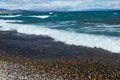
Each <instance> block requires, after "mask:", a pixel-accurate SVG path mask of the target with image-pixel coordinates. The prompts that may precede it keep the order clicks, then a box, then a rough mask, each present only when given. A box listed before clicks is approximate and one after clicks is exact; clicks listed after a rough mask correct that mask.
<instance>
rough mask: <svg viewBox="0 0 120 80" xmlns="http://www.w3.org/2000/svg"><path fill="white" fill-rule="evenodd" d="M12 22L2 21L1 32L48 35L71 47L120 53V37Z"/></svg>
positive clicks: (0, 21)
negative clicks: (95, 48) (96, 48)
mask: <svg viewBox="0 0 120 80" xmlns="http://www.w3.org/2000/svg"><path fill="white" fill-rule="evenodd" d="M7 22H11V21H10V20H0V23H1V24H0V26H3V27H1V28H0V30H17V31H18V32H19V33H25V34H35V35H47V36H50V37H52V38H54V40H55V41H61V42H64V43H66V44H70V45H77V46H79V45H82V46H87V47H98V48H103V49H105V50H108V51H111V52H116V53H119V52H120V37H110V36H104V35H92V34H82V33H77V32H73V31H65V30H57V29H49V28H45V27H44V26H37V25H28V24H26V25H23V24H12V23H7Z"/></svg>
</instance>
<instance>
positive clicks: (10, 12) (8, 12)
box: [0, 11, 21, 14]
mask: <svg viewBox="0 0 120 80" xmlns="http://www.w3.org/2000/svg"><path fill="white" fill-rule="evenodd" d="M14 13H21V12H18V11H16V12H15V11H13V12H12V11H0V14H14Z"/></svg>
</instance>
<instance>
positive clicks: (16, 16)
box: [0, 15, 21, 18]
mask: <svg viewBox="0 0 120 80" xmlns="http://www.w3.org/2000/svg"><path fill="white" fill-rule="evenodd" d="M19 16H21V15H1V16H0V17H4V18H5V17H9V18H11V17H19Z"/></svg>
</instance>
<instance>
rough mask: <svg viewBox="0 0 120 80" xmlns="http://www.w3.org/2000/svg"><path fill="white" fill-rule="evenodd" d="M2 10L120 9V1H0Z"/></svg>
mask: <svg viewBox="0 0 120 80" xmlns="http://www.w3.org/2000/svg"><path fill="white" fill-rule="evenodd" d="M0 8H7V9H25V10H29V9H40V10H69V11H70V10H71V11H73V10H74V11H76V10H84V9H96V8H97V9H104V8H105V9H106V8H107V9H120V0H0Z"/></svg>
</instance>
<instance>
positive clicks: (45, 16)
mask: <svg viewBox="0 0 120 80" xmlns="http://www.w3.org/2000/svg"><path fill="white" fill-rule="evenodd" d="M30 17H36V18H41V19H45V18H48V17H49V15H43V16H30Z"/></svg>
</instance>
